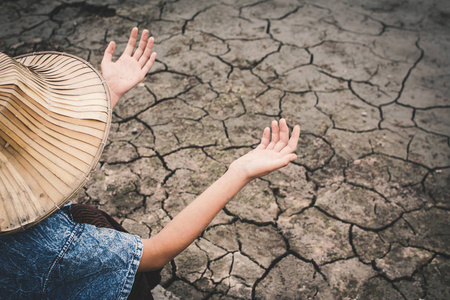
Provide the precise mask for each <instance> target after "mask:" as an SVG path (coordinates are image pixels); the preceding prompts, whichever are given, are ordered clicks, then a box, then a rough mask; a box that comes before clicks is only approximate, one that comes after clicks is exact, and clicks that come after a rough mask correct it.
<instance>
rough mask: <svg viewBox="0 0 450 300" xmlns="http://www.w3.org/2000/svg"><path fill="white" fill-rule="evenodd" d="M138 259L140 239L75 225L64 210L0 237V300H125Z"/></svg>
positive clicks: (68, 210) (111, 231)
mask: <svg viewBox="0 0 450 300" xmlns="http://www.w3.org/2000/svg"><path fill="white" fill-rule="evenodd" d="M141 256H142V240H141V238H140V237H138V236H135V235H131V234H128V233H123V232H119V231H116V230H111V229H107V228H97V227H95V226H92V225H89V224H78V223H75V222H74V221H73V220H72V219H71V216H70V204H69V205H66V206H64V207H63V208H62V209H60V210H58V211H57V212H55V213H54V214H53V215H51V216H50V217H48V218H47V219H45V220H43V221H42V222H40V223H38V224H36V225H34V226H33V227H31V228H29V229H27V230H25V231H23V232H19V233H15V234H13V235H4V236H0V299H14V300H17V299H96V300H100V299H126V298H127V297H128V295H129V293H130V291H131V287H132V286H133V281H134V277H135V274H136V271H137V268H138V266H139V260H140V259H141Z"/></svg>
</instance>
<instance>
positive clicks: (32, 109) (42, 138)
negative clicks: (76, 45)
mask: <svg viewBox="0 0 450 300" xmlns="http://www.w3.org/2000/svg"><path fill="white" fill-rule="evenodd" d="M110 103H111V101H110V96H109V92H108V87H107V85H106V83H105V81H104V80H103V78H102V76H101V75H100V74H99V73H98V72H97V71H96V70H95V69H94V68H93V67H92V66H91V65H90V64H89V63H88V62H86V61H84V60H82V59H80V58H78V57H76V56H73V55H69V54H65V53H58V52H39V53H33V54H27V55H22V56H19V57H16V58H15V59H13V58H11V57H9V56H7V55H5V54H3V53H0V234H7V233H13V232H16V231H19V230H23V229H25V228H27V227H30V226H32V225H33V224H36V223H37V222H40V221H41V220H43V219H45V218H46V217H48V216H49V215H51V214H52V213H53V212H54V211H56V210H57V209H58V208H60V207H61V206H62V205H64V204H65V203H66V202H68V201H69V199H70V197H71V196H72V195H74V194H75V193H76V192H77V191H78V190H79V189H80V188H81V187H82V186H83V185H84V183H85V182H86V181H87V179H88V176H89V174H90V172H91V171H92V169H93V168H94V167H95V166H96V164H97V162H98V160H99V158H100V155H101V153H102V151H103V147H104V145H105V141H106V138H107V135H108V132H109V126H110V123H111V107H110V105H111V104H110Z"/></svg>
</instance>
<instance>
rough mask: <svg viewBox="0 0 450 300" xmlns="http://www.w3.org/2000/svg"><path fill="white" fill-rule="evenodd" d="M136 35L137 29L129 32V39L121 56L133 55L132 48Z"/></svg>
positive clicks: (134, 44)
mask: <svg viewBox="0 0 450 300" xmlns="http://www.w3.org/2000/svg"><path fill="white" fill-rule="evenodd" d="M137 34H138V29H137V27H134V28H133V29H132V30H131V34H130V38H129V39H128V44H127V47H126V48H125V51H123V54H126V55H130V56H131V54H132V53H133V50H134V46H136V38H137Z"/></svg>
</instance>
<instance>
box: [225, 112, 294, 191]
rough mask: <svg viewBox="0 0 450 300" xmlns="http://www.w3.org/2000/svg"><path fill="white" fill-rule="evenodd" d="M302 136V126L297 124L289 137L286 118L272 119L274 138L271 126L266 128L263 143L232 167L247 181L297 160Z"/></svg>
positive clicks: (231, 166) (231, 167)
mask: <svg viewBox="0 0 450 300" xmlns="http://www.w3.org/2000/svg"><path fill="white" fill-rule="evenodd" d="M299 136H300V126H299V125H296V126H295V127H294V130H293V131H292V135H291V137H290V138H289V128H288V127H287V124H286V120H284V119H281V120H280V123H279V125H278V122H277V121H272V139H270V128H269V127H267V128H265V129H264V133H263V137H262V139H261V143H260V144H259V145H258V147H256V148H255V149H254V150H252V151H250V152H249V153H247V154H245V155H244V156H242V157H240V158H238V159H237V160H235V161H234V162H233V163H232V164H231V165H230V169H232V170H233V171H234V172H237V173H238V174H240V175H241V176H243V178H244V180H245V181H247V182H248V181H251V180H252V179H254V178H257V177H261V176H264V175H267V174H269V173H270V172H272V171H275V170H276V169H279V168H281V167H284V166H286V165H287V164H289V162H291V161H293V160H295V159H296V158H297V155H295V154H294V151H295V150H296V149H297V144H298V139H299Z"/></svg>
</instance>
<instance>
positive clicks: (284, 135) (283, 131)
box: [273, 119, 289, 151]
mask: <svg viewBox="0 0 450 300" xmlns="http://www.w3.org/2000/svg"><path fill="white" fill-rule="evenodd" d="M288 142H289V128H288V127H287V124H286V120H285V119H281V120H280V139H279V141H278V143H277V144H276V145H275V147H274V148H273V149H274V150H275V151H281V149H283V148H284V147H285V146H286V145H287V143H288Z"/></svg>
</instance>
